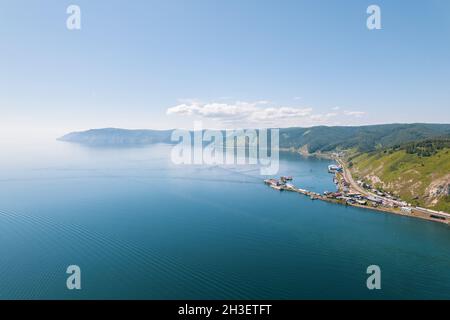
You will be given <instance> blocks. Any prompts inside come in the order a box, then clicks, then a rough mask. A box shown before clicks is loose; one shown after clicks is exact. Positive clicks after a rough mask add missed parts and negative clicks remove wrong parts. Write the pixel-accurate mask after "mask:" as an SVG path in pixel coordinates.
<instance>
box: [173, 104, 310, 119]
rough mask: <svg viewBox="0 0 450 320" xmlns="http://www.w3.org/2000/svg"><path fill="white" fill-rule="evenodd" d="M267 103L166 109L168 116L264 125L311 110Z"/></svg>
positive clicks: (296, 116) (206, 105) (299, 115)
mask: <svg viewBox="0 0 450 320" xmlns="http://www.w3.org/2000/svg"><path fill="white" fill-rule="evenodd" d="M268 104H270V102H269V101H264V100H263V101H257V102H243V101H237V102H235V103H233V104H228V103H217V102H212V103H199V102H192V103H190V104H187V103H182V104H179V105H177V106H175V107H172V108H169V109H167V114H168V115H183V116H198V117H203V118H210V119H214V120H219V121H225V122H227V121H232V120H240V121H245V122H248V123H266V122H273V121H275V120H278V121H279V120H293V119H300V118H305V117H307V116H309V115H310V114H311V112H312V109H311V108H292V107H267V105H268Z"/></svg>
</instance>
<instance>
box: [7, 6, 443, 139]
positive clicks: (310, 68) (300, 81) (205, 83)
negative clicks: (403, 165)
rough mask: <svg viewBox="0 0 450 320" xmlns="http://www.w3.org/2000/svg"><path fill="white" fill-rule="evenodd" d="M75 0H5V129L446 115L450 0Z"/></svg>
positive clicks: (351, 121)
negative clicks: (70, 24) (376, 16)
mask: <svg viewBox="0 0 450 320" xmlns="http://www.w3.org/2000/svg"><path fill="white" fill-rule="evenodd" d="M69 4H72V3H68V2H66V1H62V2H61V1H57V0H44V1H40V2H33V3H29V2H28V1H24V0H15V1H12V0H7V1H2V2H1V4H0V30H1V34H2V37H1V38H2V40H1V41H0V45H1V50H0V69H1V70H2V72H1V73H0V88H1V89H0V90H1V94H0V111H1V118H0V132H15V133H23V134H24V135H27V134H28V132H39V133H40V134H48V135H51V136H59V135H62V134H64V133H67V132H70V131H79V130H86V129H90V128H105V127H119V128H129V129H171V128H192V127H193V123H194V121H196V120H201V121H202V122H203V126H204V127H205V128H218V129H225V128H230V129H232V128H236V127H239V128H242V127H252V128H256V127H258V128H261V127H293V126H296V127H309V126H315V125H345V126H347V125H366V124H382V123H416V122H420V123H449V122H450V90H448V88H450V76H449V75H450V59H449V58H448V57H449V56H450V43H449V42H448V41H447V40H446V39H448V35H449V34H450V18H449V13H450V3H449V2H445V1H438V0H431V1H425V0H420V1H416V2H414V3H410V2H409V1H396V2H395V3H394V2H392V1H386V0H382V1H381V0H380V1H376V4H377V5H379V6H380V8H381V12H382V30H373V31H370V30H368V29H367V27H366V19H367V17H368V15H367V13H366V9H367V6H368V5H370V4H372V2H369V1H358V0H349V1H345V2H341V3H339V2H337V1H336V2H331V3H330V2H329V1H294V0H285V1H282V2H279V1H266V2H264V3H262V2H260V1H256V0H248V1H245V2H242V1H238V0H227V1H224V0H222V1H207V0H192V1H189V2H186V1H181V0H169V1H144V0H139V1H135V2H133V5H126V4H124V3H123V2H121V1H95V2H92V1H87V0H77V1H73V4H77V5H79V6H80V8H81V12H82V20H81V21H82V29H81V30H75V31H69V30H68V29H67V28H66V19H67V17H68V15H67V14H66V9H67V6H68V5H69ZM24 8H26V10H24Z"/></svg>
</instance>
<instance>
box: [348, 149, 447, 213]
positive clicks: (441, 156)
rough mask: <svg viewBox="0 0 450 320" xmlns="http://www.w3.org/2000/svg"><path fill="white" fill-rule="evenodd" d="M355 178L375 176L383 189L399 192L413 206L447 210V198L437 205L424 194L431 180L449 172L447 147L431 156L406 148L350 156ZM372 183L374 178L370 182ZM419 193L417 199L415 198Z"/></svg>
mask: <svg viewBox="0 0 450 320" xmlns="http://www.w3.org/2000/svg"><path fill="white" fill-rule="evenodd" d="M351 161H352V163H353V167H352V171H353V172H354V175H355V177H356V178H363V177H369V178H370V176H373V175H375V176H377V177H379V178H380V180H381V181H382V183H375V185H376V186H378V187H382V188H383V189H384V190H386V191H391V192H393V193H395V194H398V195H400V196H401V197H402V198H403V199H405V200H406V201H408V202H410V203H413V204H415V205H420V206H424V207H430V208H433V209H437V210H442V211H445V212H450V197H449V196H447V197H441V198H439V202H438V203H437V204H433V203H432V202H431V200H433V199H432V198H431V199H430V198H427V197H426V194H427V192H426V190H427V188H428V187H429V186H430V184H431V183H432V182H433V181H436V180H438V179H442V178H444V177H445V176H447V175H449V174H450V149H443V150H441V151H439V152H438V153H437V154H435V155H433V156H431V157H419V156H418V155H415V154H407V153H406V152H405V151H403V150H402V151H395V152H393V153H389V152H386V153H385V152H376V153H363V154H360V155H359V156H356V157H355V158H353V159H351ZM371 182H373V180H372V181H371ZM416 196H419V199H414V198H415V197H416Z"/></svg>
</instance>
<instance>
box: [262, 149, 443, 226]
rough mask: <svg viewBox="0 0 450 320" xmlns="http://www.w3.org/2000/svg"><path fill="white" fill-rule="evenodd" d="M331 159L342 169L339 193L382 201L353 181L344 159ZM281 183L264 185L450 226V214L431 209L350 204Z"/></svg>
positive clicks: (347, 203) (347, 204) (273, 182)
mask: <svg viewBox="0 0 450 320" xmlns="http://www.w3.org/2000/svg"><path fill="white" fill-rule="evenodd" d="M331 159H333V160H335V161H336V162H337V163H338V164H339V165H340V166H341V168H342V173H338V172H336V173H335V179H336V180H337V186H338V193H340V194H343V195H347V194H348V195H350V194H352V193H353V194H354V193H358V194H360V195H361V196H362V197H364V198H366V199H367V198H369V199H370V197H376V198H378V199H382V198H381V197H379V196H377V195H374V194H372V193H371V192H369V191H367V190H365V189H363V188H361V187H360V186H359V185H358V184H357V183H356V182H355V181H354V180H353V177H352V176H351V172H350V170H349V169H348V168H347V167H346V166H345V163H344V161H343V160H342V159H339V158H338V157H331ZM291 179H292V178H291ZM280 181H281V183H280V182H279V181H278V180H275V179H268V180H264V183H265V184H267V185H269V186H270V187H272V188H273V189H275V190H278V191H288V192H296V193H299V194H302V195H305V196H309V197H310V198H311V200H321V201H325V202H328V203H333V204H339V205H344V206H348V207H356V208H361V209H368V210H372V211H377V212H382V213H389V214H396V215H399V216H403V217H410V218H418V219H422V220H428V221H432V222H439V223H442V224H445V225H447V226H450V214H448V213H443V212H434V211H429V209H425V208H418V207H411V206H407V207H405V208H407V210H405V211H402V209H403V208H400V207H399V206H394V205H393V206H392V207H387V206H384V203H383V206H381V205H377V206H374V205H373V204H372V205H369V204H367V203H366V204H359V203H357V202H352V203H349V200H348V199H347V198H346V197H341V198H336V197H329V196H328V195H322V194H318V193H315V192H311V191H308V190H304V189H301V188H297V187H295V186H293V185H292V184H288V183H286V180H285V177H281V179H280ZM344 184H346V185H348V187H347V189H348V191H344ZM366 202H367V201H366ZM395 202H397V201H395ZM392 203H394V201H393V200H392V202H391V205H392Z"/></svg>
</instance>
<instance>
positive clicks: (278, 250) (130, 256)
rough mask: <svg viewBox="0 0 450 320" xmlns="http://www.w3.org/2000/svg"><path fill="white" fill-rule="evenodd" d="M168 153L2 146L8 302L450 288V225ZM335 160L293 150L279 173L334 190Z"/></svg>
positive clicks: (365, 295)
mask: <svg viewBox="0 0 450 320" xmlns="http://www.w3.org/2000/svg"><path fill="white" fill-rule="evenodd" d="M170 150H171V147H170V146H165V145H155V146H149V147H143V148H89V147H83V146H79V145H75V144H68V143H63V142H56V141H55V142H50V143H48V144H45V146H41V145H29V146H27V147H24V148H17V147H16V148H12V150H7V147H5V148H3V152H2V159H0V299H18V298H20V299H39V298H40V299H80V298H87V299H94V298H100V299H102V298H110V299H118V298H125V299H303V298H308V299H311V298H321V299H333V298H341V299H349V298H357V299H381V298H383V299H398V298H399V299H405V298H412V299H416V298H420V299H422V298H425V299H428V298H438V299H444V298H446V299H449V298H450V227H448V226H446V225H443V224H438V223H433V222H428V221H421V220H416V219H412V218H407V217H401V216H395V215H390V214H384V213H378V212H373V211H369V210H363V209H358V208H348V207H345V206H339V205H334V204H329V203H323V202H320V201H311V200H310V199H309V198H307V197H303V196H300V195H298V194H293V193H286V192H277V191H275V190H273V189H271V188H268V187H267V186H265V185H264V184H263V183H262V180H263V179H264V177H262V176H260V175H259V169H258V168H255V167H252V166H226V167H220V166H210V167H204V166H177V165H174V164H172V162H171V161H170ZM329 164H330V161H328V160H318V159H305V158H302V157H300V156H299V155H295V154H282V155H281V170H280V174H286V175H292V176H294V178H295V180H294V181H293V183H294V184H296V185H297V186H299V187H302V188H306V189H310V190H314V191H317V192H323V191H324V190H334V185H333V183H332V176H330V175H329V174H328V173H327V166H328V165H329ZM373 264H375V265H379V266H380V267H381V271H382V289H381V290H376V291H369V290H368V289H367V287H366V279H367V277H368V275H367V274H366V268H367V267H368V266H369V265H373ZM69 265H78V266H80V268H81V270H82V290H79V291H69V290H68V289H67V288H66V279H67V277H68V275H67V274H66V268H67V267H68V266H69Z"/></svg>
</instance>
